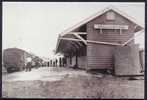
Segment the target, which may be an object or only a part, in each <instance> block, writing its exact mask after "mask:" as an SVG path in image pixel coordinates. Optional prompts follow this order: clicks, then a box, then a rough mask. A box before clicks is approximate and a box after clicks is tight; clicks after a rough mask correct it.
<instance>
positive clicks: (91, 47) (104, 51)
mask: <svg viewBox="0 0 147 100" xmlns="http://www.w3.org/2000/svg"><path fill="white" fill-rule="evenodd" d="M115 17H116V19H115V20H114V21H108V20H107V19H106V13H104V14H103V15H101V16H99V17H97V18H95V19H93V20H92V21H90V22H88V23H87V40H93V41H101V42H109V43H124V42H126V41H127V40H129V39H130V38H131V37H133V36H134V27H135V24H134V23H132V22H130V21H129V20H128V19H126V18H124V17H122V16H121V15H119V14H117V13H115ZM95 24H106V25H107V24H108V25H109V24H115V25H128V26H129V28H128V30H122V32H121V34H120V31H119V30H110V29H103V30H102V33H100V30H99V29H94V25H95ZM130 44H134V40H133V41H131V42H130V43H129V44H128V45H130ZM114 47H115V46H110V45H102V44H95V43H88V45H87V64H88V66H87V69H112V68H113V67H114V61H113V60H114V57H113V51H114Z"/></svg>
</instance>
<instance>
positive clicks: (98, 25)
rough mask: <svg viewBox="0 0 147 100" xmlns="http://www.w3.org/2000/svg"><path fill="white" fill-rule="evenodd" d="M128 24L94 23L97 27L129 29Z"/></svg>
mask: <svg viewBox="0 0 147 100" xmlns="http://www.w3.org/2000/svg"><path fill="white" fill-rule="evenodd" d="M128 27H129V26H128V25H113V24H112V25H105V24H94V28H95V29H125V30H127V29H128Z"/></svg>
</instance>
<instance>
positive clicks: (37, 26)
mask: <svg viewBox="0 0 147 100" xmlns="http://www.w3.org/2000/svg"><path fill="white" fill-rule="evenodd" d="M110 5H112V6H115V7H116V8H118V9H119V10H121V11H123V12H125V13H127V14H128V15H129V16H132V17H134V18H135V19H136V20H137V21H138V23H140V24H141V25H142V26H144V20H145V19H144V18H145V9H144V7H145V4H144V3H118V2H116V3H114V2H113V3H105V2H101V3H100V2H79V3H78V2H3V12H2V15H3V16H2V18H3V23H2V24H3V25H2V29H3V31H2V49H6V48H13V47H17V48H20V49H24V50H26V51H28V52H32V53H34V54H36V55H38V56H40V57H55V56H54V52H53V50H55V49H56V44H57V38H58V34H60V33H61V32H63V31H64V30H66V29H67V28H69V27H71V26H73V25H75V24H77V23H78V22H80V21H81V20H84V19H85V18H87V17H89V16H91V15H93V14H94V13H96V12H98V11H100V10H103V9H104V8H105V7H108V6H110ZM135 42H136V43H139V44H140V48H144V33H142V34H141V35H139V36H138V37H137V38H135Z"/></svg>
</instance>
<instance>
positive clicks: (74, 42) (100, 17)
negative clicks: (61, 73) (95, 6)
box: [56, 6, 143, 70]
mask: <svg viewBox="0 0 147 100" xmlns="http://www.w3.org/2000/svg"><path fill="white" fill-rule="evenodd" d="M142 30H143V27H142V26H141V25H140V24H138V23H137V22H136V20H135V19H134V18H132V17H130V16H128V15H127V14H126V13H124V12H122V11H120V10H119V9H117V8H115V7H113V6H111V7H107V8H105V9H104V10H102V11H100V12H98V13H96V14H94V15H92V16H90V17H88V18H87V19H85V20H83V21H81V22H80V23H78V24H76V25H75V26H73V27H71V28H69V29H67V30H65V31H64V32H62V33H61V34H59V37H58V41H57V46H56V53H59V52H60V53H62V54H64V56H65V58H66V60H67V66H74V65H77V67H79V68H82V69H86V70H89V69H113V67H114V49H115V47H116V46H125V45H133V44H135V43H134V35H135V33H137V32H139V31H142ZM124 63H125V62H124Z"/></svg>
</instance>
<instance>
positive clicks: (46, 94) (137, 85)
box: [2, 68, 144, 99]
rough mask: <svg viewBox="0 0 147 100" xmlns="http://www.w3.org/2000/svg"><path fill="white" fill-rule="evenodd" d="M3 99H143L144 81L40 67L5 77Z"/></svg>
mask: <svg viewBox="0 0 147 100" xmlns="http://www.w3.org/2000/svg"><path fill="white" fill-rule="evenodd" d="M36 73H37V74H36ZM25 75H26V76H25ZM33 75H36V76H35V77H34V76H33ZM18 76H19V77H18ZM24 76H25V77H24ZM28 76H29V77H30V78H29V77H28ZM26 77H28V78H26ZM2 97H3V98H112V99H113V98H137V99H138V98H140V99H143V98H144V80H127V79H126V78H119V77H114V76H111V75H102V74H99V75H93V74H89V73H86V72H85V71H83V70H73V69H65V68H40V69H34V70H33V71H32V72H17V73H12V74H8V75H3V81H2Z"/></svg>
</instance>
